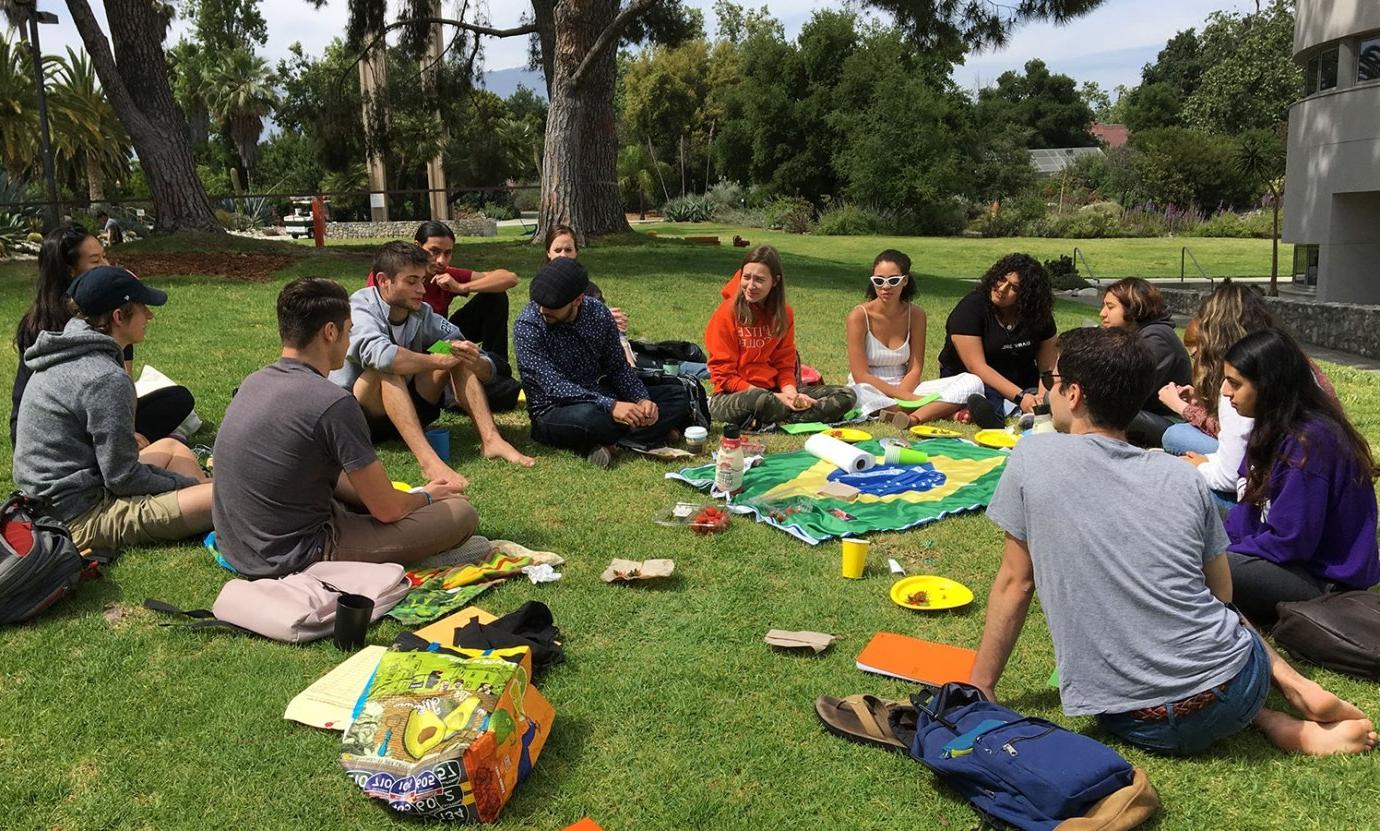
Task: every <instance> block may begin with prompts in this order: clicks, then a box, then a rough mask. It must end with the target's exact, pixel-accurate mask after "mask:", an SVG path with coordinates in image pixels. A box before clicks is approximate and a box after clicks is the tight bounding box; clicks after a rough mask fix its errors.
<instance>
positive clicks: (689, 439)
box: [685, 427, 709, 453]
mask: <svg viewBox="0 0 1380 831" xmlns="http://www.w3.org/2000/svg"><path fill="white" fill-rule="evenodd" d="M708 439H709V431H708V430H706V429H704V428H703V427H686V428H685V448H686V449H687V450H689V451H690V452H691V453H703V452H704V444H705V442H706V441H708Z"/></svg>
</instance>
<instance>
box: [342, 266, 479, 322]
mask: <svg viewBox="0 0 1380 831" xmlns="http://www.w3.org/2000/svg"><path fill="white" fill-rule="evenodd" d="M446 273H447V274H449V275H450V276H451V277H452V278H454V279H455V282H457V283H468V282H469V281H470V279H471V278H472V277H474V272H473V271H470V270H469V269H468V268H449V267H447V268H446ZM364 285H365V286H372V285H374V273H373V272H372V271H371V272H369V279H368V280H365V281H364ZM453 297H455V294H454V292H451V291H448V290H446V289H443V288H441V287H440V286H438V285H436V284H435V283H433V282H432V281H431V280H429V279H428V280H427V281H426V294H424V295H422V302H424V303H426V304H427V305H428V306H430V307H431V308H433V309H435V310H436V314H438V315H440V316H441V317H449V316H450V301H451V298H453Z"/></svg>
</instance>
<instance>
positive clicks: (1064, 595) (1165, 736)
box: [971, 329, 1376, 755]
mask: <svg viewBox="0 0 1380 831" xmlns="http://www.w3.org/2000/svg"><path fill="white" fill-rule="evenodd" d="M1058 345H1059V348H1060V354H1059V359H1058V365H1057V367H1056V368H1055V369H1053V370H1050V371H1047V372H1045V373H1044V375H1045V378H1044V381H1045V383H1046V384H1047V385H1048V387H1049V405H1050V411H1051V414H1052V416H1053V419H1054V425H1055V427H1056V428H1057V429H1058V430H1059V432H1058V433H1048V434H1040V435H1032V436H1029V437H1026V438H1024V439H1022V440H1021V443H1020V444H1019V445H1017V447H1016V449H1015V450H1014V451H1012V453H1011V457H1010V459H1009V460H1008V462H1007V467H1006V471H1005V472H1004V473H1003V474H1002V478H1001V482H1000V483H999V484H998V486H997V491H996V493H995V494H994V495H993V497H992V504H991V505H990V506H989V507H988V509H987V515H988V516H989V517H991V519H992V521H994V522H995V523H996V524H997V525H999V526H1001V528H1002V529H1003V530H1005V532H1006V543H1005V551H1004V553H1003V556H1002V564H1001V567H1000V569H999V570H998V572H997V577H996V581H995V582H994V583H993V586H992V591H991V595H990V599H989V601H988V605H987V621H986V626H985V628H984V630H983V636H982V644H981V646H980V647H979V648H978V655H977V661H976V663H975V664H974V667H973V672H972V676H971V681H972V683H973V684H974V685H975V686H977V687H978V688H979V689H981V690H982V691H983V692H984V693H986V694H987V695H988V697H989V698H990V697H994V692H993V691H994V689H995V687H996V685H997V681H998V680H999V679H1000V678H1001V674H1002V671H1003V669H1004V668H1005V666H1006V661H1007V659H1008V658H1009V657H1010V655H1011V651H1012V648H1013V647H1014V646H1015V643H1016V639H1017V637H1018V636H1019V635H1020V631H1021V628H1022V626H1023V625H1024V623H1025V618H1026V614H1027V612H1028V610H1029V607H1030V600H1031V597H1032V596H1033V594H1034V592H1035V591H1036V590H1037V589H1038V590H1039V592H1040V606H1041V608H1042V609H1043V610H1044V614H1045V619H1046V622H1047V623H1048V625H1049V633H1050V638H1051V640H1053V642H1054V655H1055V663H1056V665H1057V667H1058V671H1059V696H1060V699H1061V700H1062V703H1063V708H1064V712H1065V713H1067V714H1068V715H1073V716H1078V715H1090V716H1096V717H1097V719H1098V721H1099V722H1100V723H1101V725H1102V726H1103V727H1104V728H1105V729H1106V730H1108V731H1109V732H1111V733H1114V734H1116V735H1118V736H1120V737H1121V738H1123V739H1125V740H1126V741H1128V742H1131V743H1132V744H1135V745H1138V746H1140V747H1143V748H1146V749H1148V750H1151V751H1153V752H1157V753H1166V754H1174V755H1180V754H1192V753H1198V752H1201V751H1203V750H1205V749H1207V747H1209V746H1210V745H1212V744H1213V743H1215V742H1217V741H1218V740H1220V739H1223V738H1226V737H1227V736H1230V735H1232V734H1234V733H1237V732H1239V731H1241V730H1242V729H1244V728H1245V727H1246V726H1247V725H1248V724H1254V725H1255V726H1256V727H1258V728H1259V729H1260V730H1261V731H1262V732H1264V733H1265V734H1266V736H1267V737H1268V738H1269V739H1270V741H1272V742H1273V743H1275V744H1276V745H1278V746H1279V747H1281V748H1284V749H1286V750H1290V751H1294V752H1299V753H1308V754H1316V755H1323V754H1331V753H1359V752H1363V751H1365V750H1368V749H1370V748H1371V747H1373V746H1374V744H1375V741H1376V734H1375V732H1374V729H1373V726H1372V724H1371V722H1370V721H1369V720H1368V719H1366V718H1365V716H1364V714H1363V713H1362V712H1361V711H1360V710H1359V709H1357V708H1356V707H1355V706H1354V705H1351V704H1348V703H1346V702H1344V701H1342V700H1341V699H1339V698H1337V696H1335V695H1333V694H1331V693H1329V692H1327V691H1326V690H1324V689H1322V688H1321V687H1320V686H1318V685H1317V684H1316V683H1314V682H1313V681H1310V680H1308V679H1306V678H1304V677H1303V676H1301V675H1299V674H1298V672H1296V671H1295V670H1294V669H1293V668H1292V667H1290V666H1289V665H1288V664H1287V663H1285V662H1284V661H1283V660H1282V659H1280V658H1279V656H1278V655H1275V654H1274V653H1273V652H1272V651H1271V650H1270V649H1269V648H1268V647H1267V646H1266V645H1265V642H1264V641H1263V640H1262V639H1261V638H1260V636H1259V635H1258V634H1257V633H1255V632H1254V631H1253V630H1251V629H1250V628H1249V627H1248V626H1247V625H1246V624H1245V622H1244V620H1243V619H1242V618H1241V616H1240V614H1239V613H1237V611H1236V610H1235V609H1234V608H1232V607H1231V606H1229V605H1228V604H1229V603H1230V602H1231V597H1232V587H1231V571H1230V570H1229V568H1228V567H1227V559H1226V557H1224V556H1222V555H1223V553H1224V552H1225V551H1226V548H1227V544H1228V539H1227V535H1226V532H1225V531H1224V530H1223V529H1222V521H1221V519H1219V517H1218V513H1217V507H1216V505H1215V503H1214V502H1213V499H1212V496H1211V494H1210V493H1209V492H1208V489H1207V486H1206V485H1205V484H1204V483H1203V481H1202V477H1200V476H1197V475H1195V471H1194V470H1193V469H1192V468H1191V467H1189V466H1188V465H1185V464H1183V463H1181V462H1178V460H1176V459H1174V458H1173V457H1171V456H1167V455H1165V454H1163V453H1147V452H1145V451H1143V450H1140V449H1139V448H1136V447H1134V446H1132V445H1131V444H1129V443H1127V441H1126V428H1127V426H1128V425H1129V424H1130V423H1131V420H1132V419H1133V418H1134V417H1135V415H1136V413H1137V412H1139V410H1140V406H1141V404H1142V403H1143V402H1144V401H1145V397H1146V396H1147V395H1148V394H1149V393H1150V391H1151V388H1152V387H1153V386H1154V364H1153V361H1152V360H1151V357H1150V353H1149V351H1148V350H1147V349H1146V348H1145V346H1144V345H1143V343H1142V342H1141V340H1140V338H1139V337H1137V336H1136V335H1134V334H1132V333H1130V332H1127V331H1125V330H1121V329H1075V330H1073V331H1071V332H1066V333H1065V334H1064V335H1063V336H1062V337H1061V338H1060V339H1059V344H1058ZM1272 681H1273V682H1274V683H1275V684H1276V685H1278V686H1279V688H1280V690H1281V692H1283V693H1284V697H1285V699H1286V700H1288V702H1289V703H1290V704H1291V705H1292V706H1293V708H1294V709H1295V710H1297V711H1298V713H1299V715H1300V716H1302V720H1300V719H1298V718H1295V717H1293V716H1291V715H1286V714H1285V713H1282V712H1279V711H1275V710H1269V709H1265V708H1264V704H1265V699H1266V696H1267V695H1268V693H1269V691H1270V685H1271V682H1272Z"/></svg>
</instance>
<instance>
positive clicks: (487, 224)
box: [326, 219, 498, 240]
mask: <svg viewBox="0 0 1380 831" xmlns="http://www.w3.org/2000/svg"><path fill="white" fill-rule="evenodd" d="M419 224H421V223H419V222H417V221H415V220H413V221H408V222H327V223H326V238H327V239H375V238H383V239H389V238H397V239H401V240H410V239H412V235H413V234H414V233H416V231H417V226H418V225H419ZM444 224H446V225H449V226H450V229H451V230H452V231H454V232H455V235H456V236H457V237H496V236H498V223H497V222H495V221H494V220H492V219H449V220H445V222H444Z"/></svg>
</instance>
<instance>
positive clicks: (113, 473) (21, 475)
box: [14, 265, 211, 549]
mask: <svg viewBox="0 0 1380 831" xmlns="http://www.w3.org/2000/svg"><path fill="white" fill-rule="evenodd" d="M69 291H70V297H71V301H70V306H71V313H72V318H71V319H70V320H68V321H67V324H66V326H64V327H63V330H62V331H61V332H48V331H45V332H40V333H39V335H38V339H37V340H36V341H35V342H34V345H33V346H31V347H29V349H28V350H27V351H26V352H25V353H24V361H25V362H26V363H27V364H28V366H29V368H30V369H31V370H32V371H33V377H32V378H31V379H30V380H29V386H28V389H27V390H26V392H25V394H24V400H23V401H22V402H21V403H20V405H19V420H18V424H17V428H18V429H17V431H16V437H15V446H14V481H15V484H17V485H18V486H19V487H20V489H22V490H23V491H24V493H26V494H28V495H30V496H35V497H38V498H40V499H43V500H45V501H46V502H47V503H48V507H49V510H50V511H51V513H52V515H53V516H54V517H55V518H57V519H59V520H62V521H63V522H64V523H66V524H67V527H68V528H69V529H70V530H71V532H72V541H73V542H74V543H76V545H77V548H79V549H82V548H115V549H119V548H124V547H126V546H130V545H141V544H145V543H149V542H155V541H158V542H170V541H173V540H180V539H185V538H186V537H189V536H191V535H193V534H200V533H205V532H206V531H208V530H210V528H211V486H210V485H209V484H207V482H208V481H209V480H208V479H207V477H206V474H205V473H203V472H202V470H201V466H200V465H198V464H197V460H196V456H194V455H193V454H192V452H191V451H190V450H188V449H187V446H186V445H185V444H183V443H182V442H179V441H177V440H176V439H161V440H159V441H156V442H153V443H152V444H150V445H148V446H147V447H145V448H144V449H143V450H140V449H139V446H138V444H137V443H136V441H135V438H134V382H133V381H131V380H130V378H129V375H128V373H126V372H125V370H124V365H123V356H124V351H125V349H127V348H128V347H131V346H133V345H135V344H137V343H142V342H143V340H144V334H145V331H146V329H147V327H148V324H149V321H151V320H153V311H152V310H151V309H150V308H149V307H150V306H161V305H163V304H164V303H166V302H167V300H168V295H167V294H165V293H163V292H161V291H159V290H157V289H155V288H153V287H151V286H149V285H147V284H145V283H142V282H140V281H139V280H137V279H135V277H134V275H133V274H130V273H129V272H128V271H125V270H124V269H123V268H115V267H114V266H108V265H103V266H97V267H96V268H93V269H91V270H89V271H87V272H85V273H84V274H82V275H81V276H80V277H78V278H77V279H76V280H74V281H73V282H72V285H71V287H70V289H69Z"/></svg>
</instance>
